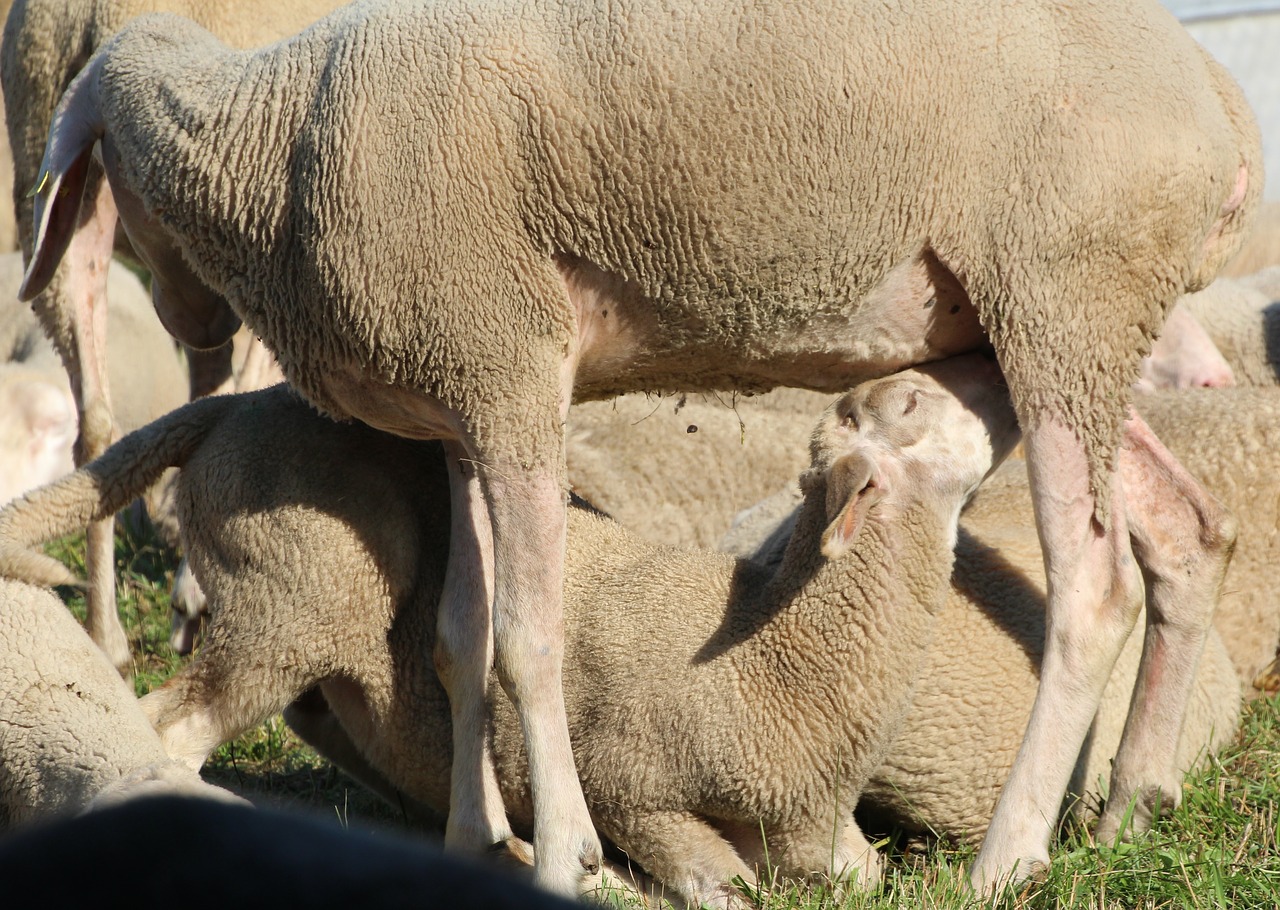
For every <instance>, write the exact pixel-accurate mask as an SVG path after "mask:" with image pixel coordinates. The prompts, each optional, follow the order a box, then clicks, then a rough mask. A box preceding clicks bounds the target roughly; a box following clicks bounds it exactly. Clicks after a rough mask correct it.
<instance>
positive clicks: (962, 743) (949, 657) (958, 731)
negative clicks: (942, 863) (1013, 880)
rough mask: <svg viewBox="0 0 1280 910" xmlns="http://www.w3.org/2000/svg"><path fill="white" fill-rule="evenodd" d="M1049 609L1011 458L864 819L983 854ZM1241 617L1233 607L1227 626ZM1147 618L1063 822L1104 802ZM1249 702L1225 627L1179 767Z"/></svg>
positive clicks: (1027, 505) (980, 498)
mask: <svg viewBox="0 0 1280 910" xmlns="http://www.w3.org/2000/svg"><path fill="white" fill-rule="evenodd" d="M1245 534H1246V532H1245V531H1243V530H1242V532H1241V536H1240V540H1241V543H1242V545H1243V544H1244V542H1245ZM1044 605H1045V587H1044V557H1043V555H1042V553H1041V551H1040V545H1039V542H1038V541H1037V539H1036V536H1035V521H1034V516H1033V515H1032V512H1031V496H1030V491H1029V489H1028V486H1027V479H1026V466H1025V464H1024V463H1023V462H1021V461H1019V460H1013V461H1010V462H1008V463H1006V464H1005V465H1003V466H1001V469H1000V470H999V471H998V472H997V474H996V475H995V476H993V477H991V478H990V479H989V480H988V481H987V482H986V483H985V484H984V485H983V487H982V489H981V490H979V491H978V495H977V496H976V497H975V499H974V502H973V503H972V504H971V505H970V506H969V508H968V509H966V510H965V513H964V515H963V516H962V519H961V531H960V539H959V543H958V545H957V548H956V567H955V572H954V574H953V576H952V592H951V596H950V597H949V598H948V600H947V606H946V608H945V609H944V610H943V611H942V613H940V614H939V622H938V628H937V632H936V633H935V636H934V640H933V644H932V646H931V647H930V649H929V653H928V656H927V658H926V661H925V665H924V666H923V667H922V668H921V671H920V677H919V679H918V681H917V684H916V689H915V694H914V696H913V698H912V705H911V709H910V711H909V712H908V714H907V719H906V721H905V722H904V723H903V726H902V728H901V731H900V732H899V735H898V738H897V739H896V740H895V741H894V743H893V745H892V746H891V747H890V750H889V753H888V755H887V756H886V758H885V761H884V763H883V764H881V765H880V767H879V768H877V769H876V771H875V772H874V773H873V774H872V776H871V780H870V781H868V783H867V787H866V788H865V789H864V791H863V798H862V803H861V804H860V805H861V807H862V809H863V810H864V811H867V812H869V813H872V817H878V818H879V819H880V820H881V821H882V823H883V822H890V823H892V824H896V825H900V826H902V827H903V828H904V829H905V830H908V831H915V832H919V833H925V832H932V833H934V834H937V835H939V836H942V837H946V838H950V839H954V840H960V841H972V842H974V843H975V844H976V843H977V842H978V841H980V840H981V839H982V837H983V836H984V835H985V833H986V830H987V825H988V824H989V823H990V821H991V815H992V812H993V810H994V809H995V804H996V798H997V797H998V796H999V793H1000V788H1001V786H1002V785H1003V784H1004V781H1005V780H1006V779H1007V778H1008V775H1009V770H1010V769H1011V768H1012V767H1013V760H1014V756H1015V755H1016V754H1017V751H1018V746H1019V744H1020V743H1021V740H1022V733H1023V731H1024V730H1025V729H1026V726H1027V718H1028V717H1030V716H1031V704H1032V702H1033V701H1034V699H1035V695H1036V685H1037V682H1038V680H1039V665H1040V661H1041V659H1042V657H1043V649H1044V637H1045V629H1044V623H1045V614H1044ZM1232 606H1233V605H1232V604H1231V603H1229V602H1224V604H1223V605H1222V607H1220V610H1219V613H1218V620H1219V622H1220V621H1221V618H1222V617H1223V615H1224V614H1225V613H1229V612H1230V611H1231V609H1232ZM1271 612H1272V613H1273V614H1275V617H1274V618H1275V619H1276V620H1278V621H1280V608H1278V607H1277V606H1276V605H1273V607H1272V610H1271ZM1144 619H1145V615H1144V616H1143V617H1140V618H1139V621H1138V625H1137V626H1136V628H1135V629H1134V631H1133V633H1132V634H1131V635H1130V636H1129V639H1128V641H1127V642H1126V643H1125V647H1124V650H1123V651H1122V652H1121V655H1120V658H1119V659H1118V660H1117V661H1116V666H1115V668H1114V670H1113V671H1112V673H1111V678H1110V679H1109V680H1108V682H1107V687H1106V690H1105V692H1104V694H1103V697H1102V702H1101V705H1100V706H1099V709H1098V715H1097V717H1096V719H1095V720H1094V724H1093V728H1092V730H1091V732H1090V736H1089V738H1088V739H1087V740H1086V742H1085V746H1084V749H1083V750H1082V751H1081V756H1080V759H1079V762H1078V763H1077V765H1076V770H1075V773H1074V775H1073V776H1072V780H1071V785H1070V787H1069V789H1068V792H1067V797H1066V801H1065V803H1064V809H1065V810H1066V811H1069V812H1075V811H1079V810H1083V811H1084V813H1085V814H1086V815H1092V814H1094V813H1096V811H1097V808H1098V805H1099V802H1100V797H1101V794H1103V793H1105V792H1106V785H1107V780H1108V778H1109V776H1110V771H1111V760H1112V758H1113V757H1114V756H1115V753H1116V747H1117V746H1118V745H1119V742H1120V733H1121V730H1122V729H1123V726H1124V721H1125V716H1126V715H1127V713H1128V710H1129V698H1130V695H1131V693H1132V691H1133V683H1134V679H1135V676H1136V673H1137V668H1138V659H1139V656H1140V654H1141V650H1142V636H1143V620H1144ZM1237 644H1240V642H1237ZM1240 700H1241V680H1240V677H1239V675H1238V674H1237V673H1236V670H1235V667H1234V666H1233V664H1232V662H1231V657H1230V655H1229V654H1228V648H1227V646H1224V643H1223V639H1222V638H1221V637H1219V634H1218V632H1217V631H1216V630H1215V631H1213V632H1211V633H1210V635H1209V639H1208V642H1207V644H1206V646H1205V651H1204V654H1203V656H1202V657H1201V659H1200V666H1199V668H1198V671H1197V675H1196V686H1195V689H1194V691H1193V694H1192V699H1191V702H1190V704H1189V705H1188V709H1187V717H1186V721H1185V722H1184V725H1183V729H1182V736H1181V739H1180V740H1179V747H1178V756H1177V767H1178V768H1179V769H1180V770H1183V771H1185V770H1187V769H1189V768H1191V767H1192V766H1193V765H1194V764H1195V763H1196V762H1197V761H1198V760H1202V759H1204V758H1205V757H1206V756H1207V755H1209V754H1212V753H1214V752H1216V751H1217V750H1218V748H1220V747H1221V746H1222V745H1223V744H1224V743H1226V742H1229V741H1230V740H1231V738H1232V737H1233V736H1234V735H1235V732H1236V727H1237V725H1238V721H1239V717H1240Z"/></svg>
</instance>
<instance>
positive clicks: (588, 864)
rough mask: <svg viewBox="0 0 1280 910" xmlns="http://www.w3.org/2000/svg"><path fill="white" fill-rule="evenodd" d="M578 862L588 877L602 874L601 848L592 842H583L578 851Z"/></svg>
mask: <svg viewBox="0 0 1280 910" xmlns="http://www.w3.org/2000/svg"><path fill="white" fill-rule="evenodd" d="M578 862H579V863H581V864H582V868H583V869H584V870H585V871H586V873H587V875H599V874H600V846H599V845H598V844H595V843H592V842H590V841H583V844H582V846H581V847H580V848H579V850H578Z"/></svg>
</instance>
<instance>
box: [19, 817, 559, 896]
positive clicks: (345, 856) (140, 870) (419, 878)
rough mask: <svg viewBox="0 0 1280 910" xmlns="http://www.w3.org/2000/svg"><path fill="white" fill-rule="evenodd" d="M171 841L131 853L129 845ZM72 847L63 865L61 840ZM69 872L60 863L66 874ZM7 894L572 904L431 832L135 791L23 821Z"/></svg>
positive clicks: (65, 849) (135, 847)
mask: <svg viewBox="0 0 1280 910" xmlns="http://www.w3.org/2000/svg"><path fill="white" fill-rule="evenodd" d="M157 836H160V837H163V838H164V839H165V840H166V841H167V842H168V843H170V844H172V845H173V847H174V849H170V850H168V851H166V852H167V855H166V856H164V857H163V858H160V859H157V858H154V857H153V858H152V860H148V861H146V862H144V863H142V864H141V865H139V845H140V844H144V843H147V842H148V841H150V840H152V839H153V838H155V837H157ZM69 850H70V851H71V852H72V853H74V856H75V858H74V861H73V863H72V867H73V868H72V869H70V870H69V869H68V860H69V856H68V851H69ZM69 873H70V874H69ZM0 881H3V882H4V883H5V891H6V893H8V894H14V895H18V894H25V895H30V896H32V897H35V896H37V895H38V896H39V904H40V906H41V907H44V908H61V907H68V908H69V907H76V908H80V907H85V906H90V905H93V906H101V907H125V906H134V907H154V906H165V905H167V904H168V903H170V902H173V901H179V902H180V903H181V904H182V905H183V906H184V908H186V910H202V908H210V910H212V908H218V910H227V908H228V907H235V908H239V910H245V908H251V907H263V908H271V910H278V908H280V907H285V906H291V907H306V908H308V910H320V908H334V910H337V908H342V910H349V908H352V907H367V908H370V907H376V908H385V907H415V908H441V910H508V908H509V910H581V908H580V906H579V905H578V904H576V903H573V902H571V901H568V900H565V899H563V898H559V897H555V896H553V895H551V894H547V893H545V892H543V891H541V890H539V889H537V888H535V887H534V886H533V885H532V884H531V883H528V882H525V881H522V880H520V879H518V878H516V877H514V875H512V874H509V873H507V872H505V871H504V870H502V869H498V868H495V867H493V866H492V865H486V864H483V863H481V862H480V861H479V860H470V859H466V858H463V857H457V856H454V855H452V854H446V853H444V852H443V851H442V850H441V849H439V848H437V847H433V846H432V845H430V844H426V843H422V842H415V841H412V840H408V839H406V838H402V837H394V836H391V835H389V834H365V833H358V832H352V831H347V830H344V829H342V828H340V827H338V826H337V825H334V824H330V823H326V822H322V821H319V820H316V819H312V818H309V817H307V816H305V815H300V814H290V813H286V812H281V811H276V810H270V809H252V808H248V807H243V806H234V805H227V804H223V803H219V802H215V801H212V800H203V799H196V798H187V797H172V796H159V797H147V798H139V799H135V800H131V801H129V802H126V803H124V804H122V805H120V806H116V807H112V808H104V809H101V810H99V811H95V812H90V813H88V814H86V815H82V816H79V817H75V818H69V819H63V820H59V821H54V822H49V823H47V824H41V825H37V826H32V827H29V828H25V829H22V830H21V831H19V832H15V833H13V834H10V835H9V836H7V837H6V838H4V839H3V840H2V841H0Z"/></svg>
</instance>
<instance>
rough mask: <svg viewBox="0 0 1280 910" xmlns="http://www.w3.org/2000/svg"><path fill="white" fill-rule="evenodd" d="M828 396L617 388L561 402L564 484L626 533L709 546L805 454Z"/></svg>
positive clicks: (796, 468)
mask: <svg viewBox="0 0 1280 910" xmlns="http://www.w3.org/2000/svg"><path fill="white" fill-rule="evenodd" d="M832 398H833V396H831V395H827V394H823V393H817V392H805V391H802V390H799V389H777V390H775V391H773V392H768V393H766V394H764V395H736V396H735V395H733V394H731V393H725V394H719V395H696V394H695V395H687V396H670V397H659V396H648V395H641V394H632V395H623V396H620V397H618V398H616V399H613V400H610V401H591V402H584V403H582V404H578V405H574V406H573V407H572V408H570V409H569V422H568V425H567V427H566V429H565V451H566V454H567V457H568V472H569V489H570V490H572V491H573V492H574V493H577V494H578V495H579V496H582V497H583V498H584V499H586V500H587V501H588V502H590V503H591V504H592V505H594V506H595V507H596V508H598V509H600V510H601V511H603V512H605V513H606V514H608V515H609V517H610V518H612V519H614V520H615V521H616V522H618V524H620V525H622V526H623V527H624V528H626V529H627V530H628V531H630V532H632V533H633V534H637V535H639V536H640V537H643V538H645V539H646V540H650V541H654V542H656V543H667V544H671V545H673V546H678V547H690V546H701V547H714V546H715V545H716V543H717V542H718V541H719V539H720V536H721V535H722V534H723V533H724V529H725V527H726V526H727V525H728V522H729V520H730V519H731V518H732V517H733V516H734V515H735V514H737V513H738V512H739V511H740V510H742V509H745V508H747V507H748V506H750V505H751V504H752V503H754V502H756V501H758V500H759V499H760V498H761V497H763V496H764V495H766V494H767V493H769V492H770V491H771V490H773V489H775V488H776V487H777V486H778V484H780V483H783V482H785V481H786V480H788V479H791V478H795V477H796V476H798V475H799V473H800V471H801V470H802V469H803V468H804V466H805V464H806V459H805V454H804V453H805V440H807V439H808V438H809V432H810V430H811V429H812V426H813V415H814V414H817V413H818V412H820V411H821V410H822V409H823V408H824V407H825V406H826V405H827V404H829V403H830V402H831V400H832Z"/></svg>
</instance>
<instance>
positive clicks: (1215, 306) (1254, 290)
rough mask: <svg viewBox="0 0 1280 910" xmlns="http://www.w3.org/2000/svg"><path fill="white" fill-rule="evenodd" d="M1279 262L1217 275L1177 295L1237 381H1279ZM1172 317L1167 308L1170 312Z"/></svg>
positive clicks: (1267, 383)
mask: <svg viewBox="0 0 1280 910" xmlns="http://www.w3.org/2000/svg"><path fill="white" fill-rule="evenodd" d="M1277 303H1280V266H1275V267H1272V268H1267V269H1263V270H1262V271H1260V272H1257V273H1255V274H1252V275H1246V276H1243V277H1240V278H1219V279H1218V280H1217V281H1215V282H1214V283H1213V284H1211V285H1209V287H1207V288H1205V289H1204V290H1203V291H1200V292H1199V293H1196V294H1188V295H1187V296H1185V297H1183V298H1181V299H1180V300H1179V301H1178V304H1177V307H1176V308H1175V309H1174V313H1177V312H1178V311H1179V310H1185V311H1186V313H1187V314H1188V315H1190V316H1192V317H1193V318H1194V319H1195V320H1196V321H1197V322H1199V323H1200V324H1201V325H1202V326H1203V327H1204V329H1205V332H1206V333H1207V334H1208V336H1209V338H1210V339H1211V340H1212V342H1213V344H1214V345H1216V346H1217V348H1218V350H1219V351H1221V352H1222V355H1223V357H1224V359H1225V360H1226V362H1227V363H1228V364H1229V365H1230V367H1231V370H1232V373H1233V375H1234V376H1235V377H1236V379H1237V381H1238V382H1239V383H1240V384H1241V385H1254V386H1276V385H1280V370H1277V364H1280V306H1277ZM1170 318H1171V319H1172V318H1173V316H1172V314H1171V315H1170Z"/></svg>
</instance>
